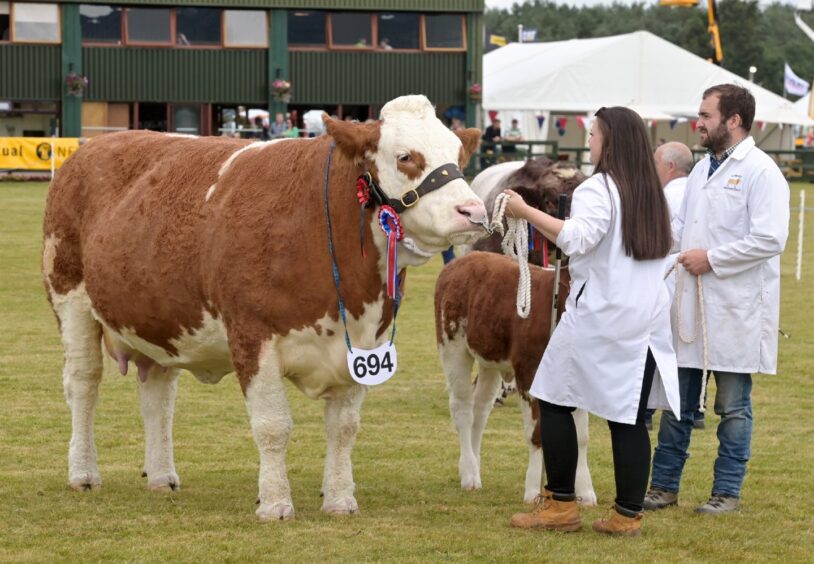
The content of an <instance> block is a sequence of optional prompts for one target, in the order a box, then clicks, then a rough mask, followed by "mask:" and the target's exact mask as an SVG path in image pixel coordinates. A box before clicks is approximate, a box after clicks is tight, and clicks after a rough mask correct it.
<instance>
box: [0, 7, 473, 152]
mask: <svg viewBox="0 0 814 564" xmlns="http://www.w3.org/2000/svg"><path fill="white" fill-rule="evenodd" d="M482 12H483V0H332V1H329V0H175V1H172V2H163V1H160V0H129V1H128V2H127V3H123V4H113V3H110V1H109V0H84V1H83V2H81V3H70V2H61V1H60V2H55V3H31V2H16V1H13V0H12V1H6V0H0V136H2V137H14V136H45V135H50V134H51V132H52V131H54V130H58V131H59V134H60V135H61V136H63V137H79V136H82V137H89V136H93V135H97V134H100V133H103V132H105V131H113V130H118V129H153V130H159V131H178V132H182V133H194V134H200V135H218V134H221V133H227V134H228V133H230V132H232V131H234V130H235V129H236V128H249V129H251V128H252V127H255V125H254V124H255V122H254V120H253V116H261V115H262V116H263V118H261V119H269V120H270V121H274V117H275V116H276V115H277V114H278V113H282V114H285V113H290V115H291V117H292V118H293V119H294V121H299V124H298V125H299V126H300V127H302V126H303V124H302V116H303V115H304V113H305V112H307V111H309V110H315V109H316V110H324V111H327V112H328V113H329V114H333V115H336V116H338V117H340V118H345V117H352V118H354V119H367V118H369V117H375V116H377V115H378V111H379V109H380V108H381V106H382V105H383V104H384V103H386V102H387V101H388V100H390V99H392V98H394V97H396V96H399V95H402V94H419V93H420V94H425V95H427V96H428V97H429V98H430V100H431V101H432V102H433V103H434V104H436V107H437V109H438V112H439V115H444V114H446V116H447V117H449V116H450V115H453V114H454V113H458V114H459V115H462V114H463V113H465V116H466V121H467V122H468V123H469V124H474V121H475V111H476V110H475V105H474V102H475V101H476V100H475V98H474V96H470V95H469V90H468V89H469V87H470V86H471V85H472V84H475V83H480V82H481V58H482V50H483V41H482ZM286 86H288V89H286ZM266 115H267V116H269V117H268V118H266V117H265V116H266ZM257 123H259V122H257ZM295 125H297V124H295Z"/></svg>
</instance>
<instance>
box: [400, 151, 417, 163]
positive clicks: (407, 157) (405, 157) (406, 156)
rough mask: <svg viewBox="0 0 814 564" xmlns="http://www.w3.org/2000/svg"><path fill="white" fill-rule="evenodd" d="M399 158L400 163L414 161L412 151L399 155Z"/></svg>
mask: <svg viewBox="0 0 814 564" xmlns="http://www.w3.org/2000/svg"><path fill="white" fill-rule="evenodd" d="M398 159H399V162H400V163H409V162H412V160H413V157H412V156H411V155H410V153H406V154H404V155H399V157H398Z"/></svg>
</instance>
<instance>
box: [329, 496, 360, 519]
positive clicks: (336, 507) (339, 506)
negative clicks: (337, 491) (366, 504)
mask: <svg viewBox="0 0 814 564" xmlns="http://www.w3.org/2000/svg"><path fill="white" fill-rule="evenodd" d="M322 512H323V513H327V514H328V515H353V514H355V513H359V504H358V503H357V502H356V498H355V497H353V496H350V497H346V498H343V499H338V500H335V501H331V502H329V501H327V500H326V501H325V502H324V503H323V504H322Z"/></svg>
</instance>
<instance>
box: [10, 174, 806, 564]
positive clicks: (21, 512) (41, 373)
mask: <svg viewBox="0 0 814 564" xmlns="http://www.w3.org/2000/svg"><path fill="white" fill-rule="evenodd" d="M801 188H808V191H809V201H811V200H812V199H814V190H811V188H810V187H809V185H794V186H793V187H792V205H793V206H796V205H797V202H798V198H799V192H800V189H801ZM46 190H47V186H46V185H45V184H41V183H24V184H23V183H19V184H16V183H0V265H2V271H0V312H2V314H1V315H0V561H3V562H8V561H66V560H70V561H75V560H81V561H102V560H104V561H196V562H199V561H200V562H203V561H230V562H250V561H260V560H263V561H292V562H294V561H298V562H314V561H407V562H411V561H447V560H463V561H518V562H527V561H531V560H545V561H549V560H556V561H597V562H599V561H606V560H610V559H614V560H618V559H623V560H626V561H642V562H645V561H646V562H650V561H670V562H675V561H698V562H707V561H717V562H724V561H741V560H742V561H766V560H775V561H788V562H811V561H812V558H814V556H812V554H813V553H814V517H813V516H814V496H812V497H809V496H810V495H811V492H812V487H814V446H812V444H813V442H812V439H811V431H812V421H813V419H812V413H813V412H814V323H812V318H813V317H814V315H813V314H814V305H812V300H811V297H812V290H811V288H812V282H811V281H812V280H814V213H809V214H808V218H809V219H808V221H807V226H806V242H805V248H806V252H805V262H804V265H805V266H804V268H803V281H802V282H796V281H795V279H794V266H795V262H794V261H795V255H796V249H797V212H796V211H795V212H793V213H792V225H791V236H790V238H789V244H788V250H787V252H786V254H785V255H784V257H783V295H782V304H783V305H782V318H781V326H782V329H783V330H784V331H785V332H786V333H787V334H789V335H790V338H789V339H782V338H781V341H780V362H779V375H778V376H776V377H773V376H757V377H756V379H755V386H754V391H753V400H754V417H755V432H754V441H753V457H752V461H751V462H750V464H749V470H748V474H747V480H746V485H745V490H744V493H743V499H742V503H743V510H742V511H741V512H740V513H739V514H735V515H727V516H722V517H717V518H710V517H700V516H696V515H694V514H693V512H692V509H693V507H694V506H695V505H696V504H698V503H699V502H702V501H704V500H705V499H706V497H707V496H708V494H709V489H710V486H711V481H712V462H713V459H714V456H715V450H716V445H717V441H716V438H715V430H714V429H715V425H716V424H717V417H716V416H715V415H714V414H712V413H710V414H709V415H708V416H707V430H705V431H696V432H694V435H693V444H692V447H691V453H692V457H691V458H690V460H689V461H688V463H687V467H686V471H685V478H684V481H683V487H682V491H681V496H680V498H681V505H680V506H679V507H677V508H673V509H668V510H665V511H662V512H658V513H656V514H648V515H647V516H646V518H645V532H644V535H643V536H642V538H641V539H638V540H621V539H611V538H604V537H600V536H598V535H596V534H594V533H593V532H591V531H590V522H591V521H592V520H593V519H595V518H599V517H600V516H602V515H603V514H604V513H605V512H606V510H607V508H608V506H609V505H610V503H611V501H612V499H613V491H614V488H613V472H612V464H611V449H610V436H609V433H608V430H607V425H606V424H605V422H604V421H601V420H599V419H595V418H592V421H591V442H590V451H589V452H590V454H589V460H590V466H591V470H592V472H593V479H594V486H595V488H596V491H597V495H598V496H599V500H600V506H599V507H597V508H591V509H588V510H586V511H584V513H583V518H584V519H585V521H587V524H586V526H585V530H584V531H583V532H581V533H579V534H573V535H564V534H556V533H540V532H525V531H516V530H513V529H511V528H510V527H509V517H510V516H511V514H512V513H514V512H516V511H519V510H523V508H524V506H523V503H522V497H523V476H524V472H525V467H526V459H527V452H526V448H525V446H524V443H523V438H522V428H521V422H520V414H519V410H518V408H517V397H516V396H512V397H511V398H510V400H509V401H508V402H507V405H506V407H504V408H501V409H496V410H495V411H494V412H493V413H492V416H491V419H490V422H489V427H488V429H487V432H486V435H485V437H484V446H483V453H482V477H483V483H484V489H483V490H481V491H478V492H462V491H461V490H460V488H459V483H458V476H457V461H458V440H457V435H456V433H455V430H454V427H453V426H452V424H451V422H450V417H449V411H448V408H447V395H446V393H445V390H444V388H445V382H444V377H443V374H442V372H441V368H440V364H439V362H438V357H437V353H436V349H435V333H434V322H433V313H432V311H433V309H432V299H433V287H434V282H435V278H436V276H437V275H438V272H439V270H440V268H441V261H440V258H436V259H433V260H432V261H431V262H430V264H429V265H427V266H425V267H422V268H419V269H413V270H412V271H411V273H410V275H409V281H408V282H409V283H408V285H407V299H406V301H405V303H404V307H403V308H402V311H401V313H400V315H399V330H398V336H397V338H396V343H397V346H398V349H399V361H400V362H399V373H398V374H397V375H396V377H395V378H394V379H393V380H391V381H390V382H388V383H386V384H384V385H382V386H381V387H380V388H376V389H372V390H371V391H370V392H369V393H368V396H367V399H366V401H365V405H364V407H363V410H362V430H361V432H360V433H359V436H358V441H357V445H356V449H355V451H354V465H355V480H356V484H357V493H356V497H357V499H358V501H359V505H360V509H361V513H360V514H359V515H357V516H353V517H345V518H337V517H328V516H325V515H322V514H321V513H320V511H319V508H320V506H321V499H320V497H319V489H320V485H321V481H322V466H323V457H324V449H325V440H324V428H323V418H322V410H323V406H322V403H321V402H313V401H310V400H308V399H306V398H305V397H304V396H303V395H301V394H300V393H299V392H298V391H297V390H296V389H295V388H294V387H293V386H289V387H288V392H289V400H290V402H291V406H292V413H293V417H294V421H295V429H294V433H293V436H292V440H291V443H290V446H289V450H288V472H289V479H290V481H291V486H292V490H293V497H294V504H295V508H296V511H297V519H296V520H295V521H292V522H285V523H266V524H261V523H258V522H257V521H256V519H255V516H254V509H255V505H254V502H255V499H256V496H257V471H258V456H257V451H256V449H255V446H254V441H253V439H252V436H251V431H250V429H249V424H248V416H247V414H246V408H245V406H244V403H243V398H242V395H241V393H240V389H239V387H238V385H237V382H236V380H235V378H233V377H227V378H225V379H224V380H223V381H222V382H221V383H220V384H219V385H217V386H204V385H202V384H200V383H198V381H197V380H195V379H194V378H193V377H191V376H190V375H188V374H186V375H184V376H183V377H182V378H181V380H180V385H179V393H178V404H177V415H176V422H175V459H176V466H177V470H178V473H179V475H180V476H181V480H182V487H181V490H180V491H179V492H176V493H172V494H156V493H152V492H149V491H147V490H146V489H145V484H144V480H143V478H141V465H142V459H143V431H142V424H141V418H140V414H139V404H138V399H137V392H136V385H135V377H134V376H133V373H134V371H133V370H132V369H131V371H130V376H128V377H121V376H118V374H117V373H116V372H115V370H113V368H112V367H110V368H109V369H108V370H107V371H106V374H105V378H104V380H103V382H102V385H101V387H100V402H99V405H98V411H97V416H96V444H97V448H98V453H99V466H100V470H101V473H102V480H103V483H104V485H103V487H102V489H101V490H99V491H96V492H91V493H78V492H73V491H70V490H69V489H68V487H67V485H66V483H67V452H68V441H69V438H70V412H69V410H68V407H67V406H66V404H65V400H64V397H63V393H62V385H61V364H62V351H61V346H60V343H59V338H58V333H57V327H56V322H55V319H54V317H53V314H52V313H51V311H50V309H49V306H48V303H47V301H46V299H45V294H44V291H43V286H42V282H41V277H40V267H39V263H40V252H41V247H42V233H41V229H42V227H41V226H42V213H43V207H44V202H45V195H46ZM713 338H714V337H713ZM712 387H713V388H714V385H713V386H712ZM711 391H712V390H711ZM710 405H711V402H710ZM710 412H711V410H710ZM653 439H654V440H655V436H653Z"/></svg>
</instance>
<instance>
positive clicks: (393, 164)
mask: <svg viewBox="0 0 814 564" xmlns="http://www.w3.org/2000/svg"><path fill="white" fill-rule="evenodd" d="M479 134H480V132H479V131H478V130H469V131H467V132H465V133H464V138H465V140H467V141H469V145H470V146H469V147H466V148H464V147H463V144H462V141H461V138H459V136H458V135H456V134H455V133H453V132H452V131H450V130H449V129H448V128H447V127H446V126H445V125H444V124H443V123H442V122H441V121H440V120H439V119H438V118H437V117H436V116H435V109H434V108H433V107H432V105H431V104H430V102H429V100H427V98H426V97H424V96H402V97H400V98H396V99H395V100H392V101H391V102H388V103H387V104H386V105H385V106H384V107H383V108H382V113H381V126H380V137H379V141H378V144H377V149H376V152H375V154H373V155H366V157H367V158H370V159H371V160H373V162H374V164H375V167H376V173H377V175H378V179H379V184H380V186H381V188H382V190H384V192H385V193H386V194H387V195H388V196H389V197H391V198H395V199H399V198H400V197H401V196H402V195H403V194H405V193H407V192H409V191H411V190H413V189H415V188H418V186H419V185H420V184H421V182H422V181H423V180H424V179H425V178H426V177H427V176H428V175H429V174H430V173H431V172H432V171H434V170H435V169H436V168H438V167H439V166H441V165H444V164H448V163H453V164H456V165H459V166H460V165H461V164H462V163H460V161H461V160H462V158H463V159H464V160H468V159H469V155H470V154H471V153H472V151H473V149H474V147H476V146H477V144H476V143H477V139H478V138H479ZM473 140H474V141H475V143H472V141H473ZM470 218H471V219H472V220H475V221H482V220H484V219H485V218H486V210H485V208H484V206H483V202H482V201H481V199H480V198H479V197H478V196H477V195H476V194H475V193H474V192H473V191H472V190H471V189H470V188H469V185H468V184H467V183H466V181H465V180H464V179H462V178H461V179H457V180H453V181H451V182H449V183H447V184H446V185H444V186H443V187H441V188H439V189H438V190H435V191H433V192H430V193H429V194H425V195H424V196H422V197H421V199H420V200H419V201H418V202H417V203H416V204H415V205H413V206H412V207H410V208H408V209H407V210H405V211H404V212H402V213H401V222H402V225H403V226H404V230H405V234H406V235H408V236H409V237H411V238H413V239H414V240H415V241H416V242H417V243H418V244H419V245H420V246H421V247H422V248H424V249H425V250H428V251H434V252H439V251H442V250H444V249H446V248H447V247H449V245H450V244H456V245H457V244H468V243H472V242H474V241H475V240H476V239H479V238H481V237H483V236H484V235H485V231H484V229H483V228H482V227H480V226H478V225H476V224H474V223H472V221H470Z"/></svg>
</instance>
